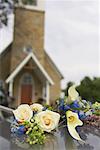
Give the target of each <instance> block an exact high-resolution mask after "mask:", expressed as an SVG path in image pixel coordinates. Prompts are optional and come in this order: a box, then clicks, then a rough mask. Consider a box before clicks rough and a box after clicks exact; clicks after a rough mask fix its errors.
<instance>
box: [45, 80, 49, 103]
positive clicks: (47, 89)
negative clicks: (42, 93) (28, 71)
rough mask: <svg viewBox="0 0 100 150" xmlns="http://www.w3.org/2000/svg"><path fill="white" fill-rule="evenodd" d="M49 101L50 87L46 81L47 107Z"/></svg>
mask: <svg viewBox="0 0 100 150" xmlns="http://www.w3.org/2000/svg"><path fill="white" fill-rule="evenodd" d="M49 101H50V85H49V82H48V81H46V103H47V104H48V105H49Z"/></svg>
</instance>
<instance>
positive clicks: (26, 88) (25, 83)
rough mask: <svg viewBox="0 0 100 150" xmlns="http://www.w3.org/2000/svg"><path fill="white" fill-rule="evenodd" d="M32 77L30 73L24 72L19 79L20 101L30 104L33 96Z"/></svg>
mask: <svg viewBox="0 0 100 150" xmlns="http://www.w3.org/2000/svg"><path fill="white" fill-rule="evenodd" d="M32 93H33V78H32V76H31V74H29V73H25V74H24V75H23V76H22V80H21V95H20V97H21V103H24V104H25V103H27V104H31V102H32V98H33V94H32Z"/></svg>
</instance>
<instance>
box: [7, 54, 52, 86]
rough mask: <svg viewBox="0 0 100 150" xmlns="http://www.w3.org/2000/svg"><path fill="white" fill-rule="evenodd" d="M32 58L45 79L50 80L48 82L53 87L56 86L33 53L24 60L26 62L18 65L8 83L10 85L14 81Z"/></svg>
mask: <svg viewBox="0 0 100 150" xmlns="http://www.w3.org/2000/svg"><path fill="white" fill-rule="evenodd" d="M31 58H32V59H33V61H34V62H35V63H36V65H37V66H38V68H39V69H40V71H41V72H42V73H43V75H44V76H45V78H46V79H47V80H48V82H49V83H50V84H51V85H53V84H54V82H53V80H52V79H51V77H50V76H49V75H48V73H47V72H46V70H45V69H44V68H43V66H42V65H41V64H40V62H39V61H38V59H37V58H36V56H35V55H34V54H33V53H32V52H31V53H29V55H27V56H26V58H24V60H23V61H22V62H21V63H20V64H19V65H18V67H17V68H16V69H15V70H14V71H13V72H12V73H11V74H10V76H9V77H8V78H7V79H6V83H9V82H10V81H11V80H13V79H14V78H15V77H16V75H17V74H18V73H19V72H20V71H21V69H22V68H23V67H24V66H25V65H26V64H27V62H28V61H29V60H30V59H31Z"/></svg>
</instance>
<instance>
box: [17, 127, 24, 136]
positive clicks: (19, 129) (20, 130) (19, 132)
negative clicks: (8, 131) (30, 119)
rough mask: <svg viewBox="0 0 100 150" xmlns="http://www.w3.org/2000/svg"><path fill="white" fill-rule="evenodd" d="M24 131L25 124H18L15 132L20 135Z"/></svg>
mask: <svg viewBox="0 0 100 150" xmlns="http://www.w3.org/2000/svg"><path fill="white" fill-rule="evenodd" d="M25 131H26V129H25V126H23V125H20V126H19V127H18V130H17V133H18V134H21V135H22V134H24V133H25Z"/></svg>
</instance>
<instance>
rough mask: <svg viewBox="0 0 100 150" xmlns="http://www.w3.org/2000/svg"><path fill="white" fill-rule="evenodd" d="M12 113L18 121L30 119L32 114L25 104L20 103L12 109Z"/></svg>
mask: <svg viewBox="0 0 100 150" xmlns="http://www.w3.org/2000/svg"><path fill="white" fill-rule="evenodd" d="M13 113H14V116H15V118H16V120H17V121H19V122H23V121H30V119H31V118H32V116H33V111H32V110H31V108H30V106H29V105H27V104H22V105H20V106H19V107H18V108H17V109H16V110H14V111H13Z"/></svg>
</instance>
